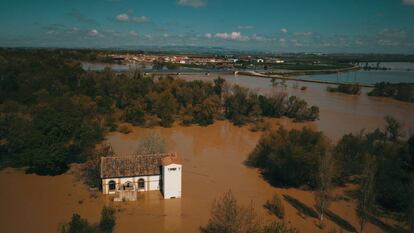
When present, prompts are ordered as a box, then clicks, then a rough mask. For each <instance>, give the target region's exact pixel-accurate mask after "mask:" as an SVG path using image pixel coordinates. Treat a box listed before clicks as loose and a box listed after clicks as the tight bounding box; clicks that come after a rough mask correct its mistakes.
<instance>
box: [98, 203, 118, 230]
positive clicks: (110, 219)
mask: <svg viewBox="0 0 414 233" xmlns="http://www.w3.org/2000/svg"><path fill="white" fill-rule="evenodd" d="M115 224H116V216H115V209H114V208H111V207H106V206H105V207H104V208H103V209H102V212H101V220H100V222H99V229H100V231H101V232H102V233H112V232H113V231H114V228H115Z"/></svg>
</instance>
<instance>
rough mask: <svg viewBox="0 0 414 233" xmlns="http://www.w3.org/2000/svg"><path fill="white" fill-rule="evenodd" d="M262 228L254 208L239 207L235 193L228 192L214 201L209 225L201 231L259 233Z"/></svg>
mask: <svg viewBox="0 0 414 233" xmlns="http://www.w3.org/2000/svg"><path fill="white" fill-rule="evenodd" d="M260 228H261V225H260V224H259V222H258V218H257V216H256V213H255V211H254V209H253V206H252V205H251V204H250V205H249V206H247V207H245V206H241V205H238V203H237V200H236V199H235V198H234V196H233V193H232V192H231V191H228V192H227V193H225V194H224V195H223V196H222V197H221V198H219V199H216V200H215V201H214V203H213V206H212V209H211V216H210V219H209V221H208V224H207V226H205V227H201V228H200V231H201V232H202V233H216V232H228V233H259V232H260V230H261V229H260Z"/></svg>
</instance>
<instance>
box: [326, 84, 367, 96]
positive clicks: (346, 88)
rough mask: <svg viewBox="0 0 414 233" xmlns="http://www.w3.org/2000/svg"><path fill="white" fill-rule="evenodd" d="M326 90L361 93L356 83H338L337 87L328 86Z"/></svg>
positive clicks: (351, 93) (353, 93) (352, 93)
mask: <svg viewBox="0 0 414 233" xmlns="http://www.w3.org/2000/svg"><path fill="white" fill-rule="evenodd" d="M326 90H327V91H329V92H341V93H345V94H350V95H359V94H361V86H360V85H358V84H339V85H338V86H337V87H331V86H328V87H327V88H326Z"/></svg>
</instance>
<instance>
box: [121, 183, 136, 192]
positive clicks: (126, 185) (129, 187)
mask: <svg viewBox="0 0 414 233" xmlns="http://www.w3.org/2000/svg"><path fill="white" fill-rule="evenodd" d="M123 189H124V190H128V191H131V190H134V185H133V184H132V182H131V181H127V182H125V183H124V185H123Z"/></svg>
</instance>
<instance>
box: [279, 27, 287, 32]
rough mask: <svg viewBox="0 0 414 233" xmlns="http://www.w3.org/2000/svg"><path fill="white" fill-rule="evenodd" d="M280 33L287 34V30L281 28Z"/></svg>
mask: <svg viewBox="0 0 414 233" xmlns="http://www.w3.org/2000/svg"><path fill="white" fill-rule="evenodd" d="M280 32H281V33H287V32H288V30H287V29H286V28H282V29H280Z"/></svg>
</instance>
